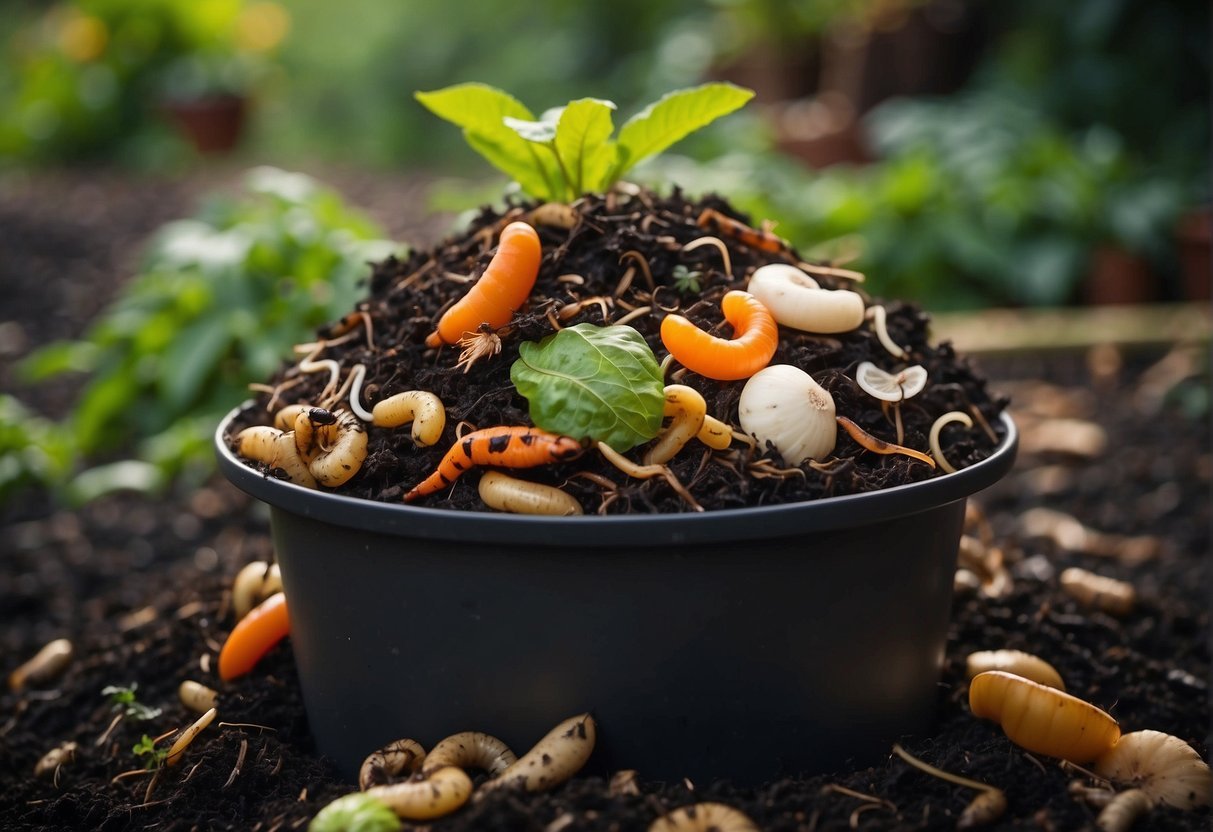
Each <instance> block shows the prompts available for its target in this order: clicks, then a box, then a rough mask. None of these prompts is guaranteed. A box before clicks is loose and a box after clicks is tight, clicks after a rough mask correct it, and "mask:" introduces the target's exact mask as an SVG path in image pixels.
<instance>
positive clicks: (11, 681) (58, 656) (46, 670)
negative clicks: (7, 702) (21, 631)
mask: <svg viewBox="0 0 1213 832" xmlns="http://www.w3.org/2000/svg"><path fill="white" fill-rule="evenodd" d="M74 652H75V651H74V648H73V647H72V643H71V642H70V641H68V640H67V639H65V638H57V639H55V640H54V641H50V642H47V643H46V644H45V645H43V647H42V649H41V650H39V651H38V652H37V653H35V654H34V655H33V657H32V658H31V659H30V660H29V661H27V662H25V663H24V664H22V665H21V666H20V667H18V668H17V669H16V670H14V671H13V672H12V673H10V674H9V675H8V687H9V690H11V691H14V692H16V691H20V690H21V689H23V688H24V687H25V686H26V685H34V686H38V685H44V684H46V683H47V682H51V681H54V680H55V679H57V678H59V677H60V676H61V675H63V672H64V671H65V670H67V666H68V665H69V664H71V662H72V656H73V654H74Z"/></svg>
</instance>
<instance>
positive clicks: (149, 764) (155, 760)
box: [131, 734, 169, 771]
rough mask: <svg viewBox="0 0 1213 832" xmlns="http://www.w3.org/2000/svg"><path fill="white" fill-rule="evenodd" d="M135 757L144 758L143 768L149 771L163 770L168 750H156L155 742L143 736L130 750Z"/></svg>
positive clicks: (145, 735)
mask: <svg viewBox="0 0 1213 832" xmlns="http://www.w3.org/2000/svg"><path fill="white" fill-rule="evenodd" d="M131 751H132V753H134V755H135V756H136V757H146V759H145V760H144V761H143V767H144V768H146V769H148V770H149V771H150V770H152V769H159V768H163V767H164V764H165V762H166V761H167V760H168V752H169V750H168V748H157V747H156V741H155V740H154V739H152V738H151V737H149V736H148V735H147V734H144V735H143V737H142V739H140V740H139V742H137V743H135V746H134V748H132V749H131Z"/></svg>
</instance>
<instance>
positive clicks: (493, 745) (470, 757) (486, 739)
mask: <svg viewBox="0 0 1213 832" xmlns="http://www.w3.org/2000/svg"><path fill="white" fill-rule="evenodd" d="M516 762H518V755H516V754H515V753H514V752H513V751H511V750H510V747H509V746H508V745H506V744H505V743H504V742H502V741H501V740H499V739H497V738H496V737H494V736H490V735H489V734H484V733H481V732H480V731H462V732H460V733H458V734H453V735H452V736H449V737H447V738H446V739H444V740H442V741H441V742H439V743H438V744H437V745H435V746H434V747H433V748H432V749H430V753H429V756H427V757H426V758H425V770H426V771H432V770H433V769H437V768H442V767H443V766H456V767H458V768H462V769H469V768H475V769H480V770H481V771H486V772H488V773H489V775H491V776H493V777H499V776H501V775H502V774H504V773H505V772H506V770H507V769H509V767H510V766H512V765H513V764H514V763H516Z"/></svg>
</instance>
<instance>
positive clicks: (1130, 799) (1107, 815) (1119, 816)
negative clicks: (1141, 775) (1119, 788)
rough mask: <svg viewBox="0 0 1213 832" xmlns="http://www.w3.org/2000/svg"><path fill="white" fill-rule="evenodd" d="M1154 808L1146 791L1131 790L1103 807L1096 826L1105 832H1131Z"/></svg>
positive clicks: (1117, 796)
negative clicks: (1141, 818)
mask: <svg viewBox="0 0 1213 832" xmlns="http://www.w3.org/2000/svg"><path fill="white" fill-rule="evenodd" d="M1153 808H1154V802H1153V801H1151V800H1150V797H1149V795H1147V794H1146V793H1145V792H1144V791H1142V790H1141V789H1129V790H1128V791H1126V792H1121V793H1120V794H1118V795H1116V797H1114V798H1112V800H1111V801H1109V802H1108V805H1107V806H1105V807H1103V810H1102V811H1101V812H1100V813H1099V817H1098V818H1096V820H1095V825H1096V826H1098V827H1099V828H1100V829H1102V830H1103V832H1129V830H1130V829H1132V828H1133V824H1135V823H1137V819H1138V818H1140V817H1141V816H1142V815H1144V814H1146V813H1148V812H1149V811H1150V810H1151V809H1153Z"/></svg>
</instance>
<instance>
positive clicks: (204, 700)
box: [177, 679, 219, 714]
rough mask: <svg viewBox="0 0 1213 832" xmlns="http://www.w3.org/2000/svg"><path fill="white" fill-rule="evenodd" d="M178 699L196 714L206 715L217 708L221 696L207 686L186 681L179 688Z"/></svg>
mask: <svg viewBox="0 0 1213 832" xmlns="http://www.w3.org/2000/svg"><path fill="white" fill-rule="evenodd" d="M177 698H178V699H180V700H181V704H182V705H184V706H185V707H187V708H189V709H190V710H191V711H194V712H195V713H199V714H204V713H206V712H207V711H209V710H211V709H213V708H214V707H215V703H216V702H217V701H218V700H219V694H218V693H216V692H215V691H213V690H211V689H210V688H208V687H207V686H206V685H203V684H200V683H198V682H195V681H193V680H191V679H186V680H185V681H184V682H182V683H181V685H180V686H179V687H178V688H177Z"/></svg>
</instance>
